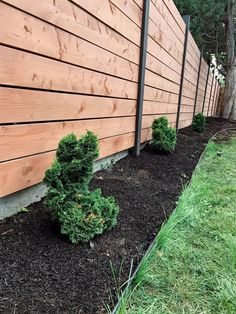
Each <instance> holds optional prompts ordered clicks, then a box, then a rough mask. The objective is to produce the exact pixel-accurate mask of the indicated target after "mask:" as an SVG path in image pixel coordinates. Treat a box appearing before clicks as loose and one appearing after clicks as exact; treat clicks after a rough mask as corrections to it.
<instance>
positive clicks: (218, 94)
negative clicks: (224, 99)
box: [213, 80, 221, 116]
mask: <svg viewBox="0 0 236 314" xmlns="http://www.w3.org/2000/svg"><path fill="white" fill-rule="evenodd" d="M217 85H218V88H217V93H216V102H215V107H214V111H213V116H214V115H215V114H216V111H217V105H218V103H219V96H220V90H221V84H220V80H218V84H217Z"/></svg>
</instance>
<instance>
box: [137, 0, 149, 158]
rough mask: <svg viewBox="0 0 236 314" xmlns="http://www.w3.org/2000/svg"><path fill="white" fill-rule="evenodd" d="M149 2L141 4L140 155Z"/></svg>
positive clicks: (138, 127) (138, 101) (138, 137)
mask: <svg viewBox="0 0 236 314" xmlns="http://www.w3.org/2000/svg"><path fill="white" fill-rule="evenodd" d="M149 10H150V0H145V1H144V4H143V17H142V30H141V43H140V61H139V78H138V99H137V112H136V125H135V144H134V145H135V146H134V153H135V155H136V156H138V155H139V154H140V146H141V132H142V115H143V97H144V84H145V69H146V56H147V41H148V22H149Z"/></svg>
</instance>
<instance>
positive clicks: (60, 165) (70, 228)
mask: <svg viewBox="0 0 236 314" xmlns="http://www.w3.org/2000/svg"><path fill="white" fill-rule="evenodd" d="M98 154H99V153H98V140H97V137H96V136H95V135H94V134H93V133H92V132H90V131H88V132H87V134H86V135H84V136H83V137H81V138H80V139H79V140H77V138H76V136H75V135H74V134H69V135H67V136H66V137H64V138H63V139H62V140H61V141H60V143H59V145H58V148H57V153H56V159H55V161H54V162H53V164H52V166H51V168H49V169H48V170H47V171H46V174H45V178H44V182H45V183H46V185H47V187H48V191H47V195H46V201H45V203H46V205H47V206H48V207H49V209H50V212H51V214H52V217H53V219H54V220H56V221H58V222H59V224H60V226H61V232H62V234H66V235H68V236H69V238H70V240H71V242H72V243H78V242H87V241H89V240H90V239H92V238H93V237H94V236H96V235H98V234H101V233H103V232H104V231H105V230H110V229H111V228H112V227H114V226H115V225H116V223H117V215H118V212H119V207H118V206H117V204H116V202H115V200H114V198H113V197H107V198H105V197H103V196H102V193H101V191H100V190H99V189H96V190H94V191H92V192H90V191H89V188H88V185H89V182H90V181H91V179H92V175H93V163H94V160H95V159H96V158H97V157H98Z"/></svg>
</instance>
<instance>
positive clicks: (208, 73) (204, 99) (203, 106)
mask: <svg viewBox="0 0 236 314" xmlns="http://www.w3.org/2000/svg"><path fill="white" fill-rule="evenodd" d="M210 68H211V67H210V66H209V67H208V72H207V79H206V86H205V92H204V98H203V104H202V113H204V108H205V102H206V94H207V88H208V79H209V75H210Z"/></svg>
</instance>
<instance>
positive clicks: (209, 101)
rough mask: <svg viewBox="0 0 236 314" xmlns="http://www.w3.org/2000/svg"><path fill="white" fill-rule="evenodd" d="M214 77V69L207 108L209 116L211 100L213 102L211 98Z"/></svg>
mask: <svg viewBox="0 0 236 314" xmlns="http://www.w3.org/2000/svg"><path fill="white" fill-rule="evenodd" d="M214 77H215V71H213V73H212V80H211V91H210V98H209V102H208V108H207V117H208V115H209V110H210V106H211V102H212V101H211V100H212V90H213V82H214Z"/></svg>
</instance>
